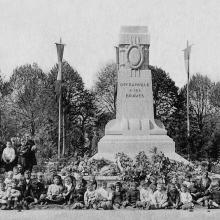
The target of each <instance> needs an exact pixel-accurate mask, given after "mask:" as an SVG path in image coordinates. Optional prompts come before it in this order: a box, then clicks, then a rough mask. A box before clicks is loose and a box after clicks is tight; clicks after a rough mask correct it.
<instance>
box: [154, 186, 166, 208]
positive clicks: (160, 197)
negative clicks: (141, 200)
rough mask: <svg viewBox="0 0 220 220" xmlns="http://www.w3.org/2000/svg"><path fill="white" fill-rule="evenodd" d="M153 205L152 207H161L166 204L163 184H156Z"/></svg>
mask: <svg viewBox="0 0 220 220" xmlns="http://www.w3.org/2000/svg"><path fill="white" fill-rule="evenodd" d="M152 200H153V206H152V208H156V209H163V208H166V207H167V206H168V202H167V192H166V189H165V187H164V185H163V184H158V185H157V190H156V191H155V192H154V194H153V199H152Z"/></svg>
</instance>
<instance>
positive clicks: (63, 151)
mask: <svg viewBox="0 0 220 220" xmlns="http://www.w3.org/2000/svg"><path fill="white" fill-rule="evenodd" d="M64 154H65V110H64V108H63V149H62V156H64Z"/></svg>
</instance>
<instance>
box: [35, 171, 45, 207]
mask: <svg viewBox="0 0 220 220" xmlns="http://www.w3.org/2000/svg"><path fill="white" fill-rule="evenodd" d="M36 185H37V189H36V195H35V196H36V198H37V199H38V202H39V203H41V201H44V200H45V198H46V196H47V188H46V185H45V182H44V174H43V173H42V172H38V173H37V183H36ZM42 203H43V202H42Z"/></svg>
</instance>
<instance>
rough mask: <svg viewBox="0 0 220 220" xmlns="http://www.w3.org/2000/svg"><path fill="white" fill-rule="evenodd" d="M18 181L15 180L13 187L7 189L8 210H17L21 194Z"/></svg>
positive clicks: (12, 183)
mask: <svg viewBox="0 0 220 220" xmlns="http://www.w3.org/2000/svg"><path fill="white" fill-rule="evenodd" d="M17 183H18V180H17V179H13V180H12V182H11V186H10V187H8V189H7V195H6V197H7V209H17V208H18V202H19V199H20V196H21V192H20V190H19V189H18V187H17Z"/></svg>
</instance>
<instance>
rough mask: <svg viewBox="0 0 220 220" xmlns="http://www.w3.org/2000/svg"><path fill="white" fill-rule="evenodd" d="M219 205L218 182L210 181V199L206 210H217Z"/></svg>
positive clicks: (219, 191) (219, 189)
mask: <svg viewBox="0 0 220 220" xmlns="http://www.w3.org/2000/svg"><path fill="white" fill-rule="evenodd" d="M219 205H220V182H219V180H216V181H212V183H211V186H210V198H209V204H208V208H219Z"/></svg>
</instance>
